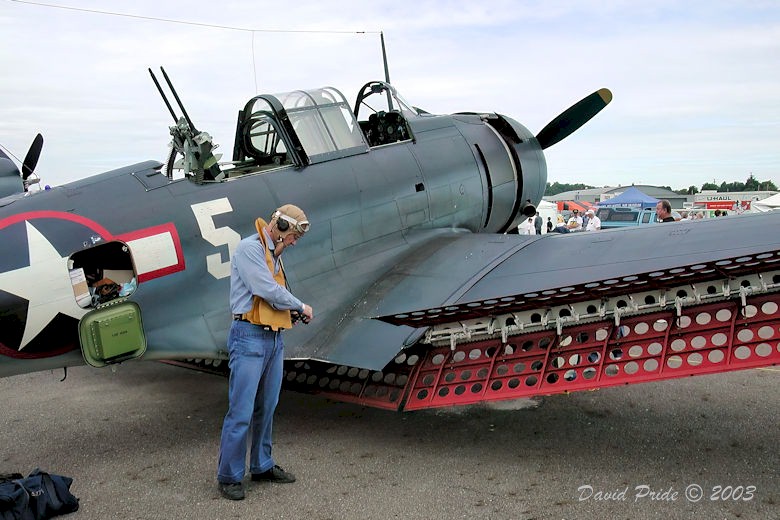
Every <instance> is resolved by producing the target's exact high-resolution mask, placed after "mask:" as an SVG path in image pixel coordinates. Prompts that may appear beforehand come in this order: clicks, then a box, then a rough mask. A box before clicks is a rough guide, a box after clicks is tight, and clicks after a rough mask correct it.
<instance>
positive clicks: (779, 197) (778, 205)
mask: <svg viewBox="0 0 780 520" xmlns="http://www.w3.org/2000/svg"><path fill="white" fill-rule="evenodd" d="M751 208H752V209H753V210H755V211H761V212H764V211H772V210H776V209H780V193H776V194H774V195H772V196H771V197H767V198H766V199H761V200H756V201H753V203H752V204H751Z"/></svg>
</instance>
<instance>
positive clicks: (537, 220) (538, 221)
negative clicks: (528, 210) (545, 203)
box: [534, 211, 542, 235]
mask: <svg viewBox="0 0 780 520" xmlns="http://www.w3.org/2000/svg"><path fill="white" fill-rule="evenodd" d="M534 230H535V231H536V234H537V235H541V234H542V216H541V215H540V214H539V212H538V211H537V212H536V213H534Z"/></svg>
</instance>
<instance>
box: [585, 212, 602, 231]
mask: <svg viewBox="0 0 780 520" xmlns="http://www.w3.org/2000/svg"><path fill="white" fill-rule="evenodd" d="M585 215H586V216H587V217H588V224H587V225H586V226H585V231H598V230H599V229H601V219H600V218H598V217H597V216H596V213H595V212H594V211H593V210H592V209H589V210H588V211H586V212H585Z"/></svg>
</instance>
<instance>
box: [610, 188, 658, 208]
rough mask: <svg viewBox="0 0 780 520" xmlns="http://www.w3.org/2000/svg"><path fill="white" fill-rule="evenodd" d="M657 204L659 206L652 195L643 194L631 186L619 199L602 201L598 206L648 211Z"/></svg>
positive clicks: (613, 198)
mask: <svg viewBox="0 0 780 520" xmlns="http://www.w3.org/2000/svg"><path fill="white" fill-rule="evenodd" d="M656 204H658V199H656V198H655V197H651V196H650V195H647V194H645V193H643V192H642V191H641V190H639V189H637V188H635V187H633V186H631V187H630V188H628V189H627V190H626V191H624V192H623V193H621V194H620V195H618V196H617V197H612V198H611V199H607V200H602V201H601V202H599V203H598V206H599V207H602V208H612V207H615V206H620V207H623V208H642V209H647V208H654V207H655V205H656Z"/></svg>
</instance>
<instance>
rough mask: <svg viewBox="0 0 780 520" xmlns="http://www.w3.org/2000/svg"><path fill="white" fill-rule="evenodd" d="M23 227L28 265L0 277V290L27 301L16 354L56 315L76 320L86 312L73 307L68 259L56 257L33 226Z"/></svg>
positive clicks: (55, 253) (57, 255) (47, 242)
mask: <svg viewBox="0 0 780 520" xmlns="http://www.w3.org/2000/svg"><path fill="white" fill-rule="evenodd" d="M25 224H26V226H27V245H28V249H29V251H30V265H29V266H28V267H22V268H21V269H16V270H14V271H7V272H5V273H0V289H2V290H3V291H6V292H9V293H11V294H15V295H16V296H19V297H21V298H24V299H26V300H28V301H29V304H28V307H27V322H26V324H25V328H24V335H23V336H22V341H21V343H20V344H19V350H22V349H23V348H24V347H25V346H27V344H28V343H30V341H32V340H33V339H34V338H35V336H37V335H38V333H40V332H41V331H42V330H43V329H44V328H45V327H46V325H48V324H49V322H51V320H52V319H53V318H54V317H55V316H57V313H62V314H65V315H67V316H71V317H73V318H76V319H80V318H81V317H82V316H84V314H86V313H87V311H88V310H89V309H82V308H81V307H79V306H78V304H77V303H76V297H75V296H74V294H73V287H72V285H71V281H70V274H69V272H68V258H67V257H63V256H60V254H59V253H58V252H57V250H56V249H55V248H54V246H52V245H51V243H50V242H49V241H48V240H47V239H46V237H44V236H43V235H42V234H41V232H40V231H38V230H37V229H36V228H35V226H33V225H32V224H30V223H29V222H26V223H25Z"/></svg>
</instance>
